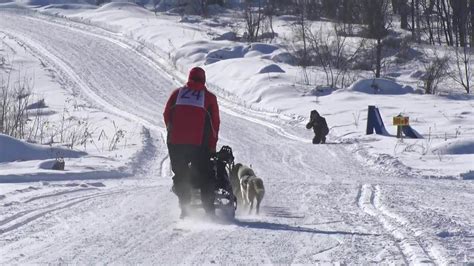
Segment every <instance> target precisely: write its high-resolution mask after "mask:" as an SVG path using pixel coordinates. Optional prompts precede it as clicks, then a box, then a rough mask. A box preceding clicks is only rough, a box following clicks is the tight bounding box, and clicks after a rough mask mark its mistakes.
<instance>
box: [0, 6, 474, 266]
mask: <svg viewBox="0 0 474 266" xmlns="http://www.w3.org/2000/svg"><path fill="white" fill-rule="evenodd" d="M0 12H1V16H0V25H1V31H2V32H5V33H6V34H8V35H9V36H12V37H13V38H17V39H19V40H21V41H22V42H23V43H24V45H25V46H27V47H29V49H31V50H32V51H33V53H34V54H36V55H37V56H39V57H41V58H42V59H43V60H45V61H46V62H47V63H48V64H49V65H50V66H51V68H52V69H54V71H55V72H56V73H60V74H61V76H63V77H64V78H65V79H67V80H68V81H69V82H67V84H68V86H70V87H74V88H75V89H76V90H77V91H78V92H80V94H81V96H82V97H83V98H84V100H87V101H89V102H90V103H91V104H93V105H94V106H95V107H96V108H97V109H98V110H101V111H102V112H107V113H112V114H114V115H117V116H121V117H123V118H124V119H126V120H129V121H130V122H133V123H138V124H139V125H141V126H144V127H146V128H148V129H149V131H150V134H149V136H147V135H144V139H145V140H146V141H145V142H144V144H143V145H144V146H145V147H144V150H145V156H143V157H142V158H141V159H138V161H137V162H136V163H135V166H136V170H135V171H134V175H133V176H132V177H130V178H127V179H122V180H101V181H100V182H98V183H91V182H77V181H66V182H54V183H45V182H43V183H31V184H30V186H29V187H27V188H22V189H18V187H17V186H18V185H16V184H10V185H5V187H2V190H1V191H2V192H1V193H2V195H1V196H0V208H1V209H2V211H1V214H0V246H1V249H0V250H1V251H0V261H1V262H2V263H7V264H9V263H81V264H82V263H84V264H85V263H87V264H90V263H97V262H99V263H121V264H124V263H127V264H137V263H146V264H156V263H165V264H177V263H183V264H193V263H196V264H204V263H205V264H211V263H218V264H248V263H275V264H277V263H278V264H281V263H285V264H287V263H306V264H315V263H324V262H326V263H331V262H332V263H334V262H339V263H354V264H362V263H395V264H402V263H413V264H415V263H423V262H428V263H435V264H446V263H450V262H451V263H462V262H470V261H473V260H474V254H473V252H472V250H473V244H472V241H470V240H471V239H472V235H473V231H474V230H473V226H472V225H473V224H474V222H473V220H472V219H473V215H472V210H471V208H470V205H471V203H472V200H473V193H472V191H473V184H472V182H470V181H464V180H430V179H420V178H416V177H415V178H413V176H411V173H410V172H409V171H408V172H403V171H401V170H400V169H398V168H393V165H388V166H387V167H384V165H383V163H389V162H391V161H390V160H383V159H382V164H376V165H374V167H370V166H368V165H367V164H366V163H364V162H363V160H359V159H358V158H357V156H356V154H359V155H360V154H361V153H360V152H357V153H354V152H353V149H352V148H353V146H354V145H353V144H351V143H345V142H341V143H332V144H328V145H322V146H313V145H309V140H310V139H311V133H310V132H308V131H306V130H305V129H304V128H303V127H302V121H299V120H292V119H290V118H289V117H291V116H289V115H280V114H275V113H273V114H271V113H268V112H263V111H256V110H255V109H254V110H252V109H249V108H248V107H247V106H241V105H237V104H235V101H233V100H234V98H233V96H230V97H229V98H228V99H227V98H225V97H220V98H219V100H220V104H221V110H222V116H221V119H222V131H221V136H220V141H219V144H220V145H224V144H227V145H230V146H232V147H233V149H234V151H235V156H236V160H237V161H239V162H243V163H245V164H252V165H253V167H254V168H255V171H256V172H257V174H258V175H259V176H261V177H262V178H263V179H264V181H265V184H266V189H267V192H266V196H265V199H264V202H263V214H262V215H261V216H249V215H247V214H246V212H245V211H242V212H239V214H238V217H237V220H236V221H235V222H233V223H230V224H229V223H216V222H209V221H207V220H206V219H204V218H201V216H202V213H200V212H197V213H196V214H195V215H194V218H192V219H191V220H185V221H177V217H178V212H179V211H178V210H177V208H176V207H177V200H176V198H175V196H174V195H173V194H172V193H171V192H170V186H171V179H170V177H171V175H172V173H171V172H170V170H169V162H168V159H167V150H166V145H165V143H164V140H165V138H164V135H163V133H164V127H163V122H162V118H161V111H162V110H163V106H164V103H165V101H166V99H167V96H168V94H169V93H170V91H171V90H172V89H173V88H174V87H176V86H178V85H179V84H181V82H180V81H179V80H180V79H181V78H182V77H183V73H179V72H177V71H176V70H173V68H171V67H170V66H168V65H165V64H166V62H167V61H166V58H163V57H160V56H159V54H158V55H157V54H152V53H151V54H150V53H149V51H146V49H137V47H138V48H139V46H134V44H136V43H135V42H133V41H130V40H128V39H127V38H124V37H123V36H121V35H118V34H114V33H111V32H107V31H104V30H102V29H100V28H96V27H94V26H90V25H85V24H76V23H73V22H70V21H67V20H63V19H59V18H55V19H54V20H52V21H47V20H45V19H44V17H41V16H40V17H37V16H35V15H33V14H28V13H27V14H24V13H21V15H18V14H17V13H15V12H16V11H14V10H13V11H8V12H5V11H4V10H2V11H0ZM184 41H189V37H188V39H185V40H183V42H184ZM246 66H247V65H244V66H243V67H246ZM258 69H261V68H260V67H259V68H258ZM210 72H211V75H212V70H211V71H210ZM214 75H215V74H214ZM173 78H174V79H175V80H173ZM176 80H178V82H177V81H176ZM230 87H231V86H230ZM219 93H221V95H223V92H222V91H219ZM338 95H340V96H338ZM348 95H349V96H348ZM351 96H353V97H358V96H359V94H352V93H350V94H345V93H344V92H342V93H336V94H335V97H351ZM270 97H271V96H270ZM348 100H350V99H348ZM333 101H335V102H336V100H335V99H334V100H333ZM344 108H348V109H349V108H350V106H345V107H344ZM303 109H304V110H307V109H308V106H307V105H306V106H305V107H304V108H303V107H301V110H302V111H303ZM277 118H278V119H277ZM334 121H336V119H334ZM337 121H342V120H337ZM362 127H363V126H362ZM332 136H334V137H335V136H337V135H336V134H334V135H332ZM370 138H371V139H369V137H367V139H362V140H361V141H367V142H370V143H377V142H379V141H380V140H381V139H382V138H383V137H378V136H371V137H370ZM452 150H457V149H454V148H453V149H452ZM2 186H3V185H2Z"/></svg>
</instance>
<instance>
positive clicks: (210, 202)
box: [168, 144, 216, 212]
mask: <svg viewBox="0 0 474 266" xmlns="http://www.w3.org/2000/svg"><path fill="white" fill-rule="evenodd" d="M168 152H169V155H170V161H171V169H172V170H173V173H174V177H173V185H174V187H175V191H176V194H177V195H178V198H179V203H180V206H184V205H187V204H189V203H190V201H191V188H199V189H200V190H201V201H202V205H203V207H204V209H205V210H206V212H213V211H214V197H215V195H214V189H215V186H216V184H215V178H214V177H213V176H212V169H211V164H210V161H209V160H210V153H209V150H208V149H205V148H202V147H199V146H194V145H181V144H168Z"/></svg>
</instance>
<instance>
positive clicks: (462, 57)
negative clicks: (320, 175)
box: [451, 47, 473, 93]
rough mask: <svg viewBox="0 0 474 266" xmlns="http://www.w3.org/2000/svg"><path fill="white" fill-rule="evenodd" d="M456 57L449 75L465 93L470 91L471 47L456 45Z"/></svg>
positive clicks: (471, 74)
mask: <svg viewBox="0 0 474 266" xmlns="http://www.w3.org/2000/svg"><path fill="white" fill-rule="evenodd" d="M455 52H456V57H455V62H454V68H455V69H454V70H453V71H452V72H451V77H452V78H453V80H454V81H455V82H457V83H458V84H459V85H461V86H462V87H463V88H464V90H465V91H466V92H467V93H470V92H471V84H472V78H473V73H472V68H471V54H472V48H471V47H456V48H455Z"/></svg>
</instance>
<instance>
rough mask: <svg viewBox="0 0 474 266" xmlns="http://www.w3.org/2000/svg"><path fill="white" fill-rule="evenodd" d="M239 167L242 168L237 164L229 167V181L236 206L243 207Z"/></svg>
mask: <svg viewBox="0 0 474 266" xmlns="http://www.w3.org/2000/svg"><path fill="white" fill-rule="evenodd" d="M240 167H242V164H241V163H237V164H235V165H233V166H232V167H229V179H230V183H231V185H232V192H233V193H234V195H235V197H236V198H237V203H238V205H241V204H242V205H243V198H242V192H241V191H240V179H239V176H238V172H239V169H240Z"/></svg>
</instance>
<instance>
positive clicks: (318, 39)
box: [308, 24, 365, 88]
mask: <svg viewBox="0 0 474 266" xmlns="http://www.w3.org/2000/svg"><path fill="white" fill-rule="evenodd" d="M340 27H342V24H341V25H338V24H334V28H333V30H332V31H324V30H323V29H320V30H319V31H318V32H315V31H308V40H309V46H310V56H311V58H312V62H313V64H315V65H317V66H320V67H322V68H323V70H324V73H325V75H326V84H327V85H328V86H330V87H331V88H338V87H340V88H343V87H345V86H346V85H348V83H350V82H352V80H347V76H348V72H349V68H350V65H351V64H352V62H353V61H354V60H355V58H356V57H357V55H358V54H359V52H360V50H361V49H362V47H363V46H364V43H365V42H364V40H361V41H360V42H359V43H358V44H356V45H355V46H353V47H349V44H348V43H347V42H346V37H345V36H343V35H341V34H340V33H341V32H342V30H341V29H340ZM348 81H349V82H348Z"/></svg>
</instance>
